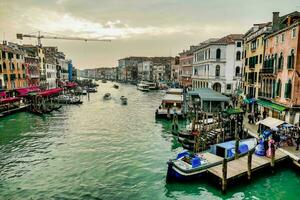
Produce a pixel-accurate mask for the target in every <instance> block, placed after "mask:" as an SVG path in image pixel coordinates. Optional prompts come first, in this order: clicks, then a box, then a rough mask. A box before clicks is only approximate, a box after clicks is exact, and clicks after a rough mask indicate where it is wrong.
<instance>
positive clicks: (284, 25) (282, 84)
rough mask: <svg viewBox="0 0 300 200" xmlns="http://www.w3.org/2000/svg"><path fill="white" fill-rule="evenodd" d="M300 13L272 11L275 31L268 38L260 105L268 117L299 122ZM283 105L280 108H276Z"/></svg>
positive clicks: (262, 74) (266, 40) (266, 38)
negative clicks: (280, 13) (283, 13)
mask: <svg viewBox="0 0 300 200" xmlns="http://www.w3.org/2000/svg"><path fill="white" fill-rule="evenodd" d="M299 29H300V13H299V12H293V13H290V14H288V15H285V16H282V17H279V13H278V12H274V13H273V22H272V32H271V33H270V34H269V35H268V36H266V37H265V54H264V65H263V68H262V69H261V77H262V78H261V90H260V93H259V98H260V101H258V103H259V107H260V110H261V112H263V111H266V112H267V113H268V114H269V116H272V117H275V118H279V119H282V120H285V121H287V122H290V123H293V124H299V121H300V120H299V118H300V109H299V108H300V35H299ZM276 108H280V109H276Z"/></svg>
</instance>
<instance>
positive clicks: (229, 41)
mask: <svg viewBox="0 0 300 200" xmlns="http://www.w3.org/2000/svg"><path fill="white" fill-rule="evenodd" d="M243 36H244V35H243V34H230V35H227V36H225V37H223V38H221V39H219V40H217V41H215V42H211V43H212V44H220V43H221V44H232V43H235V41H237V40H243Z"/></svg>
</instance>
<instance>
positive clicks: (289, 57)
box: [287, 56, 292, 69]
mask: <svg viewBox="0 0 300 200" xmlns="http://www.w3.org/2000/svg"><path fill="white" fill-rule="evenodd" d="M291 59H292V57H291V56H288V60H287V61H288V62H287V66H288V69H291V68H292V66H291V63H292V62H291Z"/></svg>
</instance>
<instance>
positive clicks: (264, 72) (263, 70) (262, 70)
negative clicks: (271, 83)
mask: <svg viewBox="0 0 300 200" xmlns="http://www.w3.org/2000/svg"><path fill="white" fill-rule="evenodd" d="M260 73H262V74H273V73H275V70H274V69H273V68H262V69H261V70H260Z"/></svg>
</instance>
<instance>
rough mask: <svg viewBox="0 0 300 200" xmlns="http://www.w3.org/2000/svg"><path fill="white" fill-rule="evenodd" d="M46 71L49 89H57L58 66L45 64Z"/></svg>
mask: <svg viewBox="0 0 300 200" xmlns="http://www.w3.org/2000/svg"><path fill="white" fill-rule="evenodd" d="M45 70H46V82H47V87H48V89H51V88H56V78H57V77H56V75H57V70H56V65H55V64H52V63H45Z"/></svg>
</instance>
